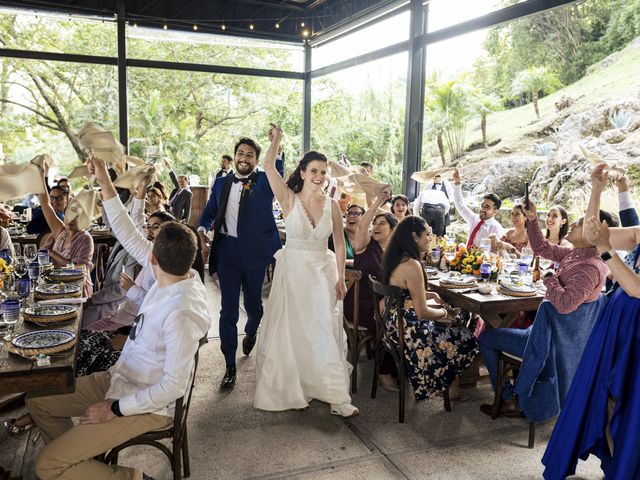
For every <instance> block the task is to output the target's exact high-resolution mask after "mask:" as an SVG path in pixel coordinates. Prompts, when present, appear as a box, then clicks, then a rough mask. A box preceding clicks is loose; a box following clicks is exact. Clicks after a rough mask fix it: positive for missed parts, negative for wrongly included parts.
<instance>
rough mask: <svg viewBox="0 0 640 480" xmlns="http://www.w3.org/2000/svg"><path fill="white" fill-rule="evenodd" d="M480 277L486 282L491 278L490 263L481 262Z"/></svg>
mask: <svg viewBox="0 0 640 480" xmlns="http://www.w3.org/2000/svg"><path fill="white" fill-rule="evenodd" d="M480 277H481V278H482V279H483V280H484V281H485V282H488V281H489V278H491V263H489V262H483V263H482V264H481V265H480Z"/></svg>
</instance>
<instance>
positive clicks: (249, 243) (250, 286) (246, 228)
mask: <svg viewBox="0 0 640 480" xmlns="http://www.w3.org/2000/svg"><path fill="white" fill-rule="evenodd" d="M233 154H234V156H235V160H234V162H235V173H234V174H233V175H227V176H226V177H224V178H218V179H217V180H216V181H215V182H214V184H213V190H212V191H211V195H210V196H209V201H208V202H207V205H206V206H205V208H204V210H203V211H202V216H201V217H200V222H199V224H198V234H199V235H200V238H201V240H202V243H203V245H204V244H206V243H208V238H207V237H206V232H208V231H209V230H210V229H211V227H212V225H213V226H214V229H215V230H214V231H215V234H214V237H213V245H212V247H211V251H210V253H209V273H210V274H212V275H213V273H215V272H217V273H218V279H219V280H220V293H221V297H222V299H221V310H220V348H221V350H222V353H223V355H224V359H225V362H226V365H227V367H226V371H225V374H224V377H223V379H222V383H221V384H220V387H221V388H224V389H227V388H233V386H234V385H235V383H236V350H237V348H238V328H237V323H238V317H239V308H240V306H239V302H240V289H241V288H242V291H243V296H244V308H245V311H246V312H247V317H248V318H247V324H246V326H245V334H246V335H245V337H244V339H243V341H242V352H243V353H244V354H245V355H249V353H251V350H253V347H254V346H255V343H256V339H257V332H258V326H259V325H260V320H261V319H262V313H263V308H262V283H263V281H264V274H265V271H266V268H267V265H269V264H271V263H272V262H273V254H274V253H275V252H276V251H278V250H279V249H280V247H281V246H282V243H281V242H280V235H279V234H278V228H277V227H276V222H275V219H274V218H273V210H272V204H273V192H272V191H271V187H270V186H269V181H268V180H267V176H266V174H265V173H264V172H263V171H260V170H259V169H257V168H256V167H257V166H258V161H259V159H260V147H259V146H258V144H257V143H256V142H255V141H254V140H252V139H250V138H241V139H240V140H239V141H238V143H236V145H235V147H234V150H233ZM257 232H259V233H257Z"/></svg>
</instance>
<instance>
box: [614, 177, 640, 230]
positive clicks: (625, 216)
mask: <svg viewBox="0 0 640 480" xmlns="http://www.w3.org/2000/svg"><path fill="white" fill-rule="evenodd" d="M615 184H616V187H617V188H618V205H619V208H618V210H619V212H618V213H619V215H620V224H621V225H622V226H623V227H635V226H636V225H640V221H639V220H638V212H637V211H636V208H635V206H634V204H633V198H631V193H630V192H629V179H628V178H627V174H626V173H625V172H622V173H618V175H617V176H616V178H615Z"/></svg>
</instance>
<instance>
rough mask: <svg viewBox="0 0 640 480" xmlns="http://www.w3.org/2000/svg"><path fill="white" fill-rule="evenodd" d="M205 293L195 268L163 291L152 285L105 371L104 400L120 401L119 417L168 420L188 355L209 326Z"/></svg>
mask: <svg viewBox="0 0 640 480" xmlns="http://www.w3.org/2000/svg"><path fill="white" fill-rule="evenodd" d="M211 316H212V315H211V312H210V310H209V308H208V307H207V299H206V290H205V288H204V285H203V283H202V282H201V281H200V277H199V276H198V274H197V273H196V272H195V270H191V271H190V278H189V279H187V280H182V281H180V282H178V283H175V284H173V285H169V286H168V287H164V288H159V287H158V284H157V283H156V284H155V285H154V286H153V287H151V290H149V293H148V294H147V296H146V297H145V299H144V303H143V304H142V307H140V315H139V317H138V318H139V320H138V322H137V323H135V324H134V326H133V329H132V332H134V335H135V338H134V339H132V338H131V336H130V337H129V339H127V343H125V345H124V348H123V349H122V354H121V355H120V358H119V359H118V361H117V363H116V364H115V365H114V366H113V367H111V369H109V373H110V375H111V382H110V387H109V390H108V391H107V394H106V395H105V398H113V399H116V400H119V401H120V411H121V412H122V413H123V414H124V415H138V414H142V413H155V414H157V415H166V416H169V417H171V416H173V414H174V411H175V401H176V400H177V399H178V398H180V397H182V396H183V395H184V394H185V392H186V391H187V388H188V387H189V384H190V382H191V380H192V375H193V367H194V355H195V353H196V351H197V350H198V346H199V342H200V339H202V337H204V336H205V335H206V333H207V331H208V330H209V327H210V326H211Z"/></svg>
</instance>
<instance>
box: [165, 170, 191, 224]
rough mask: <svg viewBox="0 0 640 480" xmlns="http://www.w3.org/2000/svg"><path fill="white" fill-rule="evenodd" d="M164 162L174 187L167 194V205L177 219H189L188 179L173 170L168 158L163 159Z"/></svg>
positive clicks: (189, 193)
mask: <svg viewBox="0 0 640 480" xmlns="http://www.w3.org/2000/svg"><path fill="white" fill-rule="evenodd" d="M164 163H165V165H166V166H167V168H168V169H169V176H170V177H171V181H172V182H173V185H174V187H175V188H174V189H173V191H172V192H171V195H170V196H169V205H170V206H171V213H172V214H173V216H174V217H176V219H178V220H184V221H185V222H188V221H189V216H190V215H191V197H192V196H193V193H192V192H191V190H190V189H189V180H188V179H187V176H186V175H178V176H177V177H176V174H175V173H174V172H173V169H172V168H171V164H170V163H169V160H167V159H166V158H165V159H164Z"/></svg>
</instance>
